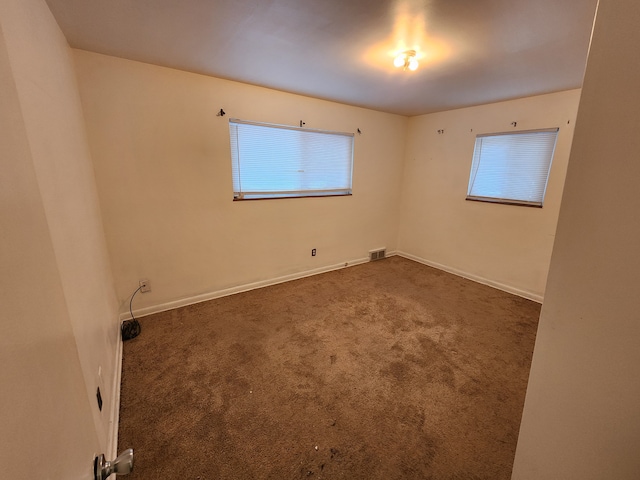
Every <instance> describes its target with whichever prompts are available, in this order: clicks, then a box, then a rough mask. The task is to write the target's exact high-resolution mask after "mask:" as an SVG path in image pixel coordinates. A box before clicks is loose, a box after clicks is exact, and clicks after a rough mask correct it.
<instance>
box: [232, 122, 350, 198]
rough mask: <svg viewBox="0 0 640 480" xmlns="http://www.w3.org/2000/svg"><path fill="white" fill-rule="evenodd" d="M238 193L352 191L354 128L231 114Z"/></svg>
mask: <svg viewBox="0 0 640 480" xmlns="http://www.w3.org/2000/svg"><path fill="white" fill-rule="evenodd" d="M229 134H230V137H231V161H232V170H233V196H234V199H238V200H239V199H256V198H282V197H306V196H327V195H350V194H351V177H352V170H353V134H351V133H339V132H328V131H323V130H310V129H303V128H296V127H289V126H283V125H271V124H264V123H256V122H247V121H243V120H237V119H230V120H229Z"/></svg>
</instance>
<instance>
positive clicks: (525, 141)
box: [467, 128, 558, 207]
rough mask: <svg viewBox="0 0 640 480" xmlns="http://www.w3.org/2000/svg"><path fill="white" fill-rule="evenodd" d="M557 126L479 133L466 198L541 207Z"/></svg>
mask: <svg viewBox="0 0 640 480" xmlns="http://www.w3.org/2000/svg"><path fill="white" fill-rule="evenodd" d="M557 136H558V129H557V128H554V129H546V130H531V131H526V132H517V133H494V134H490V135H478V136H477V137H476V146H475V149H474V152H473V162H472V164H471V174H470V175H469V188H468V190H467V200H477V201H481V202H495V203H507V204H512V205H527V206H533V207H542V202H543V201H544V194H545V191H546V189H547V179H548V178H549V170H550V168H551V160H552V158H553V151H554V149H555V146H556V138H557Z"/></svg>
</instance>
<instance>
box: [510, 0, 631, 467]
mask: <svg viewBox="0 0 640 480" xmlns="http://www.w3.org/2000/svg"><path fill="white" fill-rule="evenodd" d="M639 23H640V3H638V2H637V1H636V0H615V1H614V0H600V5H599V7H598V14H597V18H596V23H595V29H594V34H593V38H592V44H591V49H590V54H589V59H588V62H587V70H586V75H585V81H584V86H583V91H582V98H581V100H580V107H579V113H578V120H577V123H576V132H575V137H574V141H573V148H572V151H571V160H570V162H569V169H568V172H567V182H566V186H565V190H564V198H563V201H562V209H561V212H560V217H559V220H558V232H557V238H556V244H555V246H554V250H553V257H552V260H551V267H550V271H549V282H548V285H547V293H546V296H545V303H544V305H543V308H542V314H541V318H540V325H539V330H538V337H537V341H536V346H535V350H534V355H533V364H532V368H531V375H530V379H529V387H528V390H527V397H526V401H525V407H524V413H523V418H522V425H521V429H520V437H519V440H518V447H517V450H516V458H515V464H514V469H513V477H512V478H513V479H514V480H552V479H554V480H555V479H563V480H596V479H598V480H600V479H615V480H632V479H633V480H637V479H638V478H640V309H639V308H638V304H639V302H638V298H639V292H640V222H639V221H638V212H640V196H639V195H638V179H640V161H639V159H640V136H639V135H638V131H640V109H639V108H638V107H640V89H638V85H640V62H639V61H638V45H640V30H639V29H638V24H639Z"/></svg>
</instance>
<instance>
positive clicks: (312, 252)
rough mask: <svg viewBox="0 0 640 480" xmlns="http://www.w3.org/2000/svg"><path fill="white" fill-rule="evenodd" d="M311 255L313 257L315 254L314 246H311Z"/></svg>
mask: <svg viewBox="0 0 640 480" xmlns="http://www.w3.org/2000/svg"><path fill="white" fill-rule="evenodd" d="M311 256H312V257H315V256H316V249H315V248H312V249H311Z"/></svg>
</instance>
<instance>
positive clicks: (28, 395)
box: [0, 0, 118, 479]
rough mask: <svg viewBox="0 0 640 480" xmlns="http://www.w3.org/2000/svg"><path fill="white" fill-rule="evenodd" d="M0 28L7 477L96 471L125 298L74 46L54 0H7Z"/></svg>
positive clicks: (0, 417)
mask: <svg viewBox="0 0 640 480" xmlns="http://www.w3.org/2000/svg"><path fill="white" fill-rule="evenodd" d="M0 26H1V28H2V44H1V45H0V47H1V48H0V55H1V58H0V64H1V65H0V66H1V69H2V70H1V72H0V73H1V81H2V85H1V91H2V96H1V98H2V108H0V112H1V115H2V117H1V120H2V126H1V127H0V131H1V132H2V141H1V142H0V145H1V148H2V155H1V156H0V159H1V161H2V188H1V189H0V192H1V194H2V197H3V199H2V210H1V212H2V225H3V227H2V235H1V237H0V241H1V243H2V244H1V248H0V252H2V256H1V257H0V258H1V265H2V266H1V268H0V271H1V272H2V274H1V276H0V281H1V282H2V284H1V287H0V292H1V293H0V295H1V300H0V302H1V304H2V306H3V308H2V319H1V322H0V329H1V333H0V342H1V348H0V352H1V355H2V358H1V360H0V392H1V393H0V399H1V402H2V404H1V406H0V425H1V426H0V431H2V438H1V440H0V442H1V444H0V464H1V465H2V476H3V478H4V477H6V478H16V479H18V478H89V473H90V471H91V465H92V461H93V457H94V455H95V454H96V453H99V452H100V451H105V450H106V449H107V443H108V436H109V414H110V410H111V406H112V387H113V384H112V381H113V378H114V375H115V373H116V344H117V340H118V323H117V320H118V318H117V307H118V305H117V301H116V299H115V293H114V291H113V281H112V278H111V273H110V268H109V260H108V256H107V253H106V246H105V241H104V234H103V231H102V226H101V220H100V211H99V209H98V202H97V194H96V191H95V181H94V178H93V170H92V165H91V158H90V156H89V152H88V146H87V141H86V138H85V133H84V126H83V118H82V110H81V106H80V102H79V96H78V91H77V85H76V82H75V75H74V69H73V64H72V58H71V52H70V49H69V47H68V45H67V43H66V40H65V39H64V37H63V36H62V34H61V32H60V30H59V28H58V26H57V24H56V22H55V21H54V19H53V17H52V15H51V13H50V11H49V9H48V7H47V5H46V4H45V3H44V1H41V0H5V1H3V2H1V3H0ZM99 367H101V368H102V378H103V382H102V384H101V385H100V387H101V390H102V395H103V400H104V406H103V411H102V413H100V412H99V410H98V407H97V402H96V397H95V395H96V388H97V386H98V385H99V384H100V383H101V382H100V381H99V379H98V369H99Z"/></svg>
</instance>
